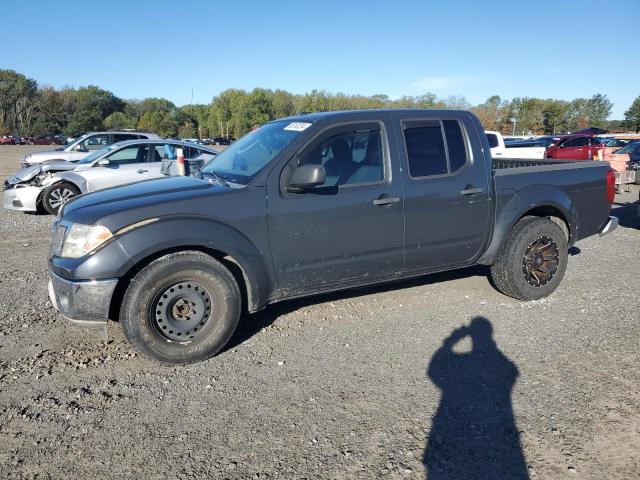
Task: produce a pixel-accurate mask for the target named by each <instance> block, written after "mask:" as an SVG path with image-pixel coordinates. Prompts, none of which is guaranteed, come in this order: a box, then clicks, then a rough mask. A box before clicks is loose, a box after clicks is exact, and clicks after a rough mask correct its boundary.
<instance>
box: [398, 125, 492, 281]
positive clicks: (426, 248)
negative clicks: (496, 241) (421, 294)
mask: <svg viewBox="0 0 640 480" xmlns="http://www.w3.org/2000/svg"><path fill="white" fill-rule="evenodd" d="M423 115H424V114H423ZM396 119H397V120H396V126H397V130H398V131H399V136H400V143H401V144H402V148H401V151H402V152H403V153H402V154H403V157H404V158H403V162H402V163H403V179H404V182H403V183H404V194H405V205H404V207H405V258H406V269H407V270H408V271H416V270H429V269H437V268H440V267H445V266H456V265H465V264H468V263H471V262H472V261H473V260H475V259H476V258H477V257H478V255H480V253H481V252H482V249H483V247H484V244H485V242H486V239H487V237H488V234H489V232H490V227H489V226H490V224H491V223H490V222H491V211H490V199H491V198H490V192H491V190H490V181H489V179H490V173H489V171H488V170H487V167H486V165H485V161H484V157H483V155H484V154H483V152H482V149H481V148H480V145H481V144H480V140H479V139H478V137H477V135H478V133H479V134H482V133H483V132H482V131H480V132H478V133H476V132H477V130H476V128H475V125H474V124H473V123H472V122H471V121H470V120H468V118H467V117H462V116H451V117H447V116H439V117H438V116H437V117H434V116H432V115H429V116H426V115H425V116H423V117H421V116H419V115H416V116H413V117H411V116H408V115H406V114H403V115H400V114H398V115H397V116H396ZM471 135H476V137H475V139H476V141H475V142H474V144H475V148H473V145H472V144H471V142H470V141H469V138H470V136H471Z"/></svg>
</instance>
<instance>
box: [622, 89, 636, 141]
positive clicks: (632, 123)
mask: <svg viewBox="0 0 640 480" xmlns="http://www.w3.org/2000/svg"><path fill="white" fill-rule="evenodd" d="M624 122H625V125H626V128H630V129H631V130H634V131H635V132H636V133H638V132H640V96H638V97H636V99H635V100H634V101H633V103H632V104H631V106H630V107H629V109H628V110H627V111H626V112H624Z"/></svg>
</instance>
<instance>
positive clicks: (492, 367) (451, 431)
mask: <svg viewBox="0 0 640 480" xmlns="http://www.w3.org/2000/svg"><path fill="white" fill-rule="evenodd" d="M11 148H12V147H6V149H5V148H2V147H0V166H2V168H4V169H5V170H11V168H10V167H11V166H12V165H16V166H17V161H18V156H16V155H17V153H16V152H18V151H19V150H18V148H19V147H13V148H14V149H13V150H11ZM637 200H638V190H637V189H634V190H633V191H632V193H630V194H625V195H620V196H618V198H617V201H616V203H617V204H616V206H615V212H616V214H617V215H620V217H621V219H622V226H621V227H620V228H619V229H618V230H617V231H616V232H615V233H614V234H612V235H609V236H606V237H603V238H598V237H593V238H590V239H587V240H585V241H583V242H580V243H579V244H578V245H577V247H576V248H574V249H573V250H572V254H573V256H572V257H571V259H570V263H569V267H568V269H567V273H566V276H565V279H564V281H563V283H562V285H561V287H560V288H559V290H558V291H557V292H556V293H555V294H554V295H552V296H551V297H549V298H547V299H543V300H540V301H535V302H530V303H523V302H519V301H516V300H513V299H511V298H507V297H505V296H503V295H501V294H499V293H498V292H496V291H495V290H494V289H493V288H492V287H491V286H490V284H489V282H488V281H487V278H486V276H485V272H484V271H483V270H481V269H468V270H463V271H459V272H453V273H448V274H441V275H435V276H431V277H425V278H422V279H419V280H415V281H411V282H404V283H400V284H396V285H393V286H385V287H379V288H369V289H364V290H358V291H352V292H348V293H343V294H338V295H329V296H326V295H325V296H321V297H317V298H313V299H306V300H302V301H295V302H286V303H282V304H278V305H274V306H272V307H269V308H268V309H266V310H265V311H263V312H260V313H258V314H255V315H251V316H248V317H247V318H245V319H243V322H242V325H241V328H240V330H239V331H238V333H237V335H236V336H235V337H234V339H233V340H232V343H231V346H230V347H229V348H228V349H226V350H225V351H224V352H223V353H221V354H220V355H218V356H217V357H215V358H213V359H211V360H210V361H207V362H203V363H200V364H196V365H191V366H187V367H175V368H166V367H159V366H157V365H155V364H152V363H150V362H148V361H146V360H145V359H144V358H141V357H140V356H138V355H136V354H135V353H134V351H133V349H132V348H130V347H129V345H128V344H127V343H126V342H125V341H124V338H123V335H122V334H121V332H120V329H119V326H118V325H117V324H116V323H111V324H110V325H109V335H110V340H109V341H108V342H107V343H101V342H100V341H99V339H98V337H97V336H96V335H95V334H92V333H90V332H85V331H83V330H80V329H78V328H76V327H75V326H73V325H70V324H68V323H67V322H65V321H64V320H63V319H61V318H60V317H59V316H58V315H57V314H56V313H55V312H54V310H53V309H52V307H51V306H50V304H49V301H48V299H47V293H46V278H47V273H46V272H47V263H46V262H47V249H48V245H49V227H50V224H51V217H48V216H43V215H27V214H20V213H16V212H7V211H2V212H0V258H1V259H2V261H1V263H0V477H7V478H36V477H37V478H121V477H125V476H126V477H130V476H133V475H135V476H136V477H138V478H145V479H146V478H203V477H212V478H230V479H236V478H238V479H245V478H248V479H267V478H363V479H364V478H378V477H383V478H424V477H425V476H427V473H426V468H428V478H430V479H441V478H452V479H455V478H482V476H483V475H485V474H486V476H487V478H527V477H530V478H536V479H538V478H539V479H562V478H582V479H585V478H588V479H604V478H606V479H629V478H638V477H639V476H640V398H639V396H638V391H640V368H639V360H640V342H639V341H638V339H639V338H640V335H639V334H640V326H639V322H638V320H639V319H640V315H639V313H638V312H639V311H640V300H639V296H638V283H637V274H638V268H639V267H640V241H639V240H640V230H639V229H640V216H638V213H639V212H638V209H639V208H640V207H639V204H638V202H637ZM476 317H483V318H484V319H485V320H478V319H476V320H475V321H474V320H473V319H474V318H476ZM465 325H470V326H469V327H468V328H464V329H462V330H458V329H460V327H463V326H465ZM491 328H492V329H493V339H494V340H495V343H494V342H492V341H491V332H490V329H491ZM451 335H453V337H452V338H449V337H450V336H451ZM471 338H473V345H474V350H473V351H472V352H471V351H470V346H471ZM458 340H459V341H458ZM453 344H455V345H454V346H452V345H453ZM463 353H466V355H462V354H463ZM469 459H471V462H469V461H467V460H469ZM496 468H500V469H501V471H502V472H503V473H499V471H498V470H496ZM492 469H493V470H492Z"/></svg>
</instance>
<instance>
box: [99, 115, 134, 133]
mask: <svg viewBox="0 0 640 480" xmlns="http://www.w3.org/2000/svg"><path fill="white" fill-rule="evenodd" d="M137 123H138V122H137V121H136V119H135V118H132V117H129V116H127V114H125V113H123V112H113V113H112V114H111V115H109V116H108V117H107V118H105V119H104V122H103V124H104V128H106V129H108V130H121V129H124V128H136V125H137Z"/></svg>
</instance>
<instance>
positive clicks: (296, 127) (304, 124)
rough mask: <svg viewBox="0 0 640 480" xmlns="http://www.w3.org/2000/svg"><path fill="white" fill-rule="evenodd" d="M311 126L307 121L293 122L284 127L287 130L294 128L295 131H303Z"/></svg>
mask: <svg viewBox="0 0 640 480" xmlns="http://www.w3.org/2000/svg"><path fill="white" fill-rule="evenodd" d="M310 126H311V124H310V123H307V122H291V123H290V124H289V125H287V126H286V127H284V129H285V130H292V131H294V132H303V131H305V130H306V129H307V128H309V127H310Z"/></svg>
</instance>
